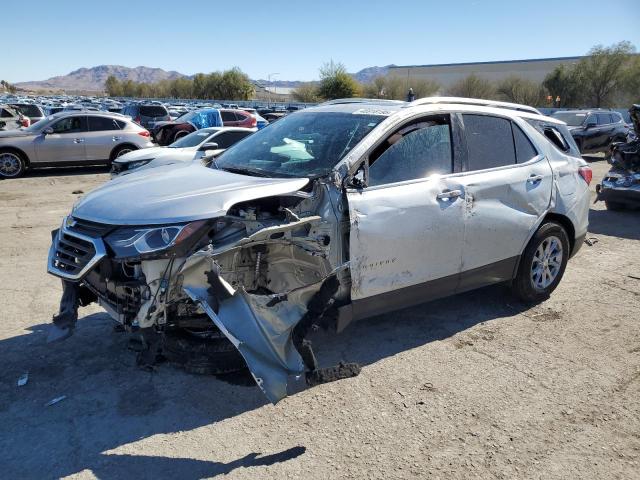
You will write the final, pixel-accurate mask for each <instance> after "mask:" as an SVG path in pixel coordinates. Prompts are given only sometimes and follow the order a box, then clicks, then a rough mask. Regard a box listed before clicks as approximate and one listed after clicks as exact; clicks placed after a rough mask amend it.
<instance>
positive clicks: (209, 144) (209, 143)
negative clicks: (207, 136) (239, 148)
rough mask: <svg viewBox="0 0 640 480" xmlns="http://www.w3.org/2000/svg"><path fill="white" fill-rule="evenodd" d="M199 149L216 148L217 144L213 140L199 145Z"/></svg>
mask: <svg viewBox="0 0 640 480" xmlns="http://www.w3.org/2000/svg"><path fill="white" fill-rule="evenodd" d="M200 150H202V151H205V150H218V144H217V143H215V142H207V143H205V144H204V145H202V146H201V147H200Z"/></svg>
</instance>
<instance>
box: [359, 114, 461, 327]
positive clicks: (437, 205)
mask: <svg viewBox="0 0 640 480" xmlns="http://www.w3.org/2000/svg"><path fill="white" fill-rule="evenodd" d="M451 130H452V129H451V123H450V119H449V115H437V116H430V117H423V118H420V119H418V120H413V121H411V122H410V123H408V124H405V125H403V126H402V127H401V128H400V129H398V130H397V131H396V132H394V133H393V134H392V135H390V136H389V137H388V138H387V140H385V142H384V143H383V144H382V145H380V146H379V147H378V148H376V150H374V152H373V153H372V155H371V156H370V157H369V163H370V167H369V177H368V179H367V184H368V185H367V186H366V187H364V188H361V189H349V190H347V199H348V203H349V216H350V221H351V231H350V240H349V245H350V266H351V282H352V288H351V298H352V305H353V315H354V319H357V318H364V317H367V316H371V315H375V314H379V313H383V312H385V311H391V310H394V309H397V308H402V307H404V306H408V305H411V304H417V303H422V302H425V301H428V300H430V299H433V298H437V297H439V296H444V295H447V294H450V293H453V292H454V291H455V289H456V286H457V283H458V276H459V272H460V264H461V261H462V239H463V233H464V231H463V228H464V224H463V212H464V191H463V190H462V186H461V185H460V183H459V180H458V179H457V178H456V176H455V175H454V174H453V160H454V159H453V151H454V148H453V144H452V134H451V133H452V132H451Z"/></svg>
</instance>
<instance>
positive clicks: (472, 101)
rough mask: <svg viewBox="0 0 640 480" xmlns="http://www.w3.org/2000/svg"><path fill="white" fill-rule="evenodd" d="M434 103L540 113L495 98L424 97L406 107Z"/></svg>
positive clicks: (530, 108) (526, 106) (527, 107)
mask: <svg viewBox="0 0 640 480" xmlns="http://www.w3.org/2000/svg"><path fill="white" fill-rule="evenodd" d="M436 103H449V104H457V105H479V106H482V107H494V108H506V109H508V110H517V111H519V112H527V113H535V114H536V115H542V113H541V112H540V110H538V109H537V108H534V107H530V106H528V105H520V104H519V103H509V102H498V101H496V100H484V99H480V98H464V97H425V98H419V99H418V100H415V101H413V102H411V103H410V104H409V105H407V106H408V107H415V106H417V105H431V104H436Z"/></svg>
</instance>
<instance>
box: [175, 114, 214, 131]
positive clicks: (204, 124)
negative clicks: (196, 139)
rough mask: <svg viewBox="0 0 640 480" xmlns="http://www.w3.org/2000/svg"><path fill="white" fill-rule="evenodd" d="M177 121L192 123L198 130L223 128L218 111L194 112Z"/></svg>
mask: <svg viewBox="0 0 640 480" xmlns="http://www.w3.org/2000/svg"><path fill="white" fill-rule="evenodd" d="M177 120H180V122H189V123H192V124H193V125H195V126H196V128H208V127H221V126H222V116H221V115H220V112H219V111H218V110H194V111H193V112H188V113H185V114H184V115H182V116H181V117H178V118H177V119H176V121H177Z"/></svg>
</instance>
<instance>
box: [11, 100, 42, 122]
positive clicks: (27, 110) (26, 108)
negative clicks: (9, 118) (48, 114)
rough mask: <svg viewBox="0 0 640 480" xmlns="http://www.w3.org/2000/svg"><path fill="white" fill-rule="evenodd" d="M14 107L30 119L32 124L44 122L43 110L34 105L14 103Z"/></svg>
mask: <svg viewBox="0 0 640 480" xmlns="http://www.w3.org/2000/svg"><path fill="white" fill-rule="evenodd" d="M11 106H12V107H14V108H15V109H17V110H18V111H19V112H20V113H22V114H23V115H26V116H27V117H29V120H30V121H31V123H32V124H34V123H36V122H38V121H40V120H42V119H43V118H44V112H43V111H42V109H41V108H40V107H39V106H38V105H35V104H33V103H12V104H11Z"/></svg>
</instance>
